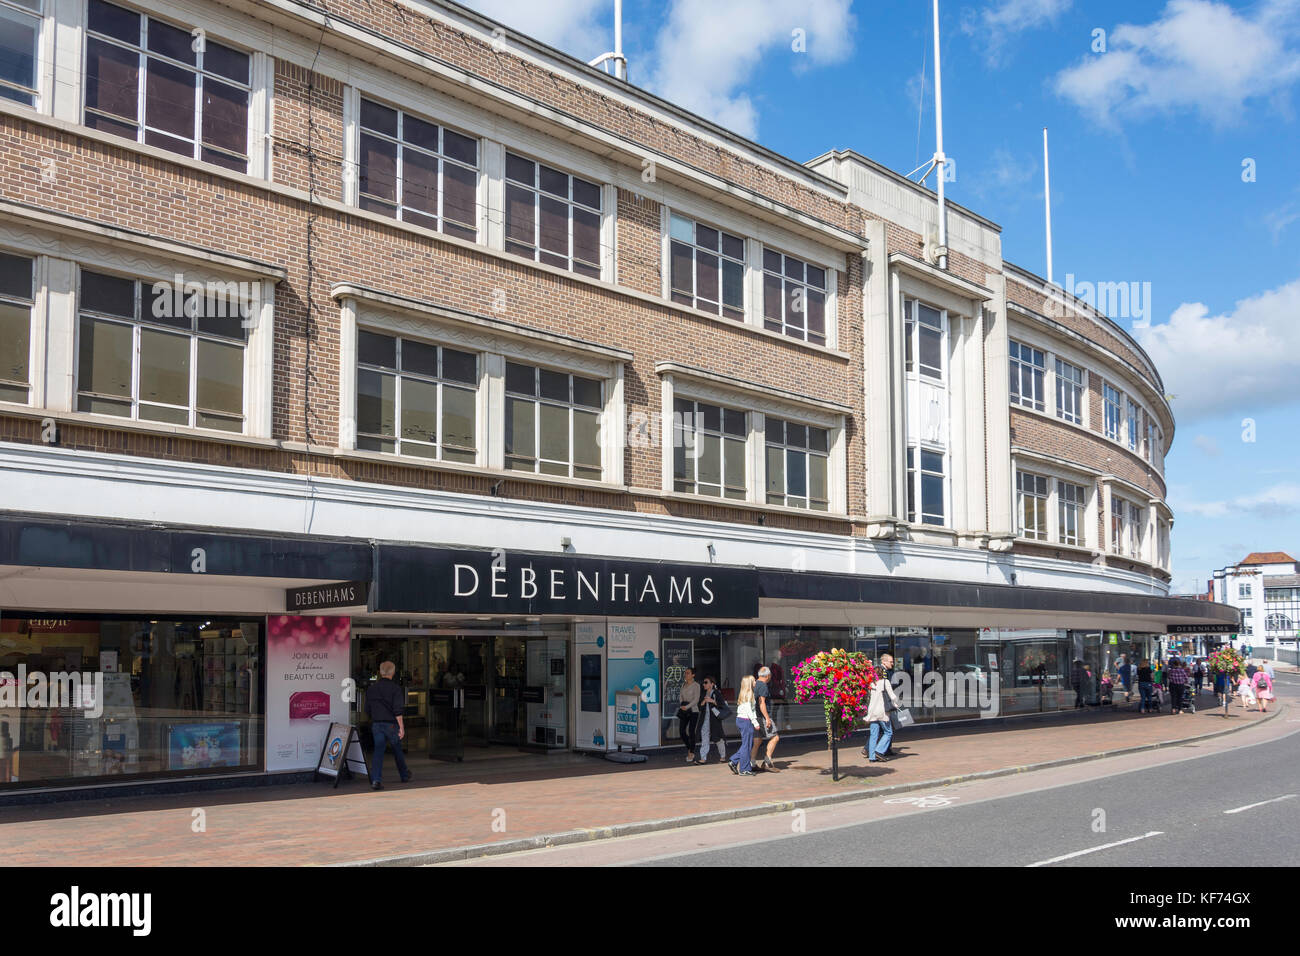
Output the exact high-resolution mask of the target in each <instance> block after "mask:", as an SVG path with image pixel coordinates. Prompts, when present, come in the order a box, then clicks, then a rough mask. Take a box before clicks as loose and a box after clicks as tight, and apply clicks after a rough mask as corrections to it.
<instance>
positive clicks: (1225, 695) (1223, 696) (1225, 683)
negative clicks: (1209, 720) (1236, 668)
mask: <svg viewBox="0 0 1300 956" xmlns="http://www.w3.org/2000/svg"><path fill="white" fill-rule="evenodd" d="M1231 688H1232V683H1231V681H1229V680H1228V675H1227V673H1226V672H1224V671H1218V672H1216V673H1215V675H1214V693H1215V694H1217V695H1219V702H1220V703H1221V704H1223V716H1224V717H1227V716H1228V701H1229V699H1230V698H1231V697H1232V690H1231Z"/></svg>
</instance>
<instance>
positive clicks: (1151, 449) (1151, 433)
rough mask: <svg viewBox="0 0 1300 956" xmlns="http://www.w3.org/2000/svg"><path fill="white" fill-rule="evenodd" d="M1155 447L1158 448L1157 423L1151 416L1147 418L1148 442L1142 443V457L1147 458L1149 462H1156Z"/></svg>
mask: <svg viewBox="0 0 1300 956" xmlns="http://www.w3.org/2000/svg"><path fill="white" fill-rule="evenodd" d="M1155 447H1156V423H1155V422H1154V421H1152V420H1151V417H1150V416H1147V433H1146V440H1145V441H1144V442H1143V443H1142V456H1143V457H1144V458H1146V460H1147V461H1154V460H1155V457H1154V456H1155Z"/></svg>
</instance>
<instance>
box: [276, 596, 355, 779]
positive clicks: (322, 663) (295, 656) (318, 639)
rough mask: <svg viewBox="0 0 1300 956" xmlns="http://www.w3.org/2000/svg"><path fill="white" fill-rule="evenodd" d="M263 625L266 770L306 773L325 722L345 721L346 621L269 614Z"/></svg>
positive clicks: (325, 729) (322, 736) (349, 626)
mask: <svg viewBox="0 0 1300 956" xmlns="http://www.w3.org/2000/svg"><path fill="white" fill-rule="evenodd" d="M267 622H268V625H269V626H268V628H267V661H266V769H267V770H311V769H313V768H314V767H315V766H316V763H317V761H318V760H319V759H320V752H321V747H322V746H323V745H324V741H325V735H326V733H327V732H328V731H329V728H330V724H331V723H332V722H335V721H339V722H342V723H346V722H347V720H348V704H347V702H346V701H345V700H344V699H343V681H344V680H345V679H346V678H347V677H348V676H349V674H350V666H351V633H352V619H351V618H350V617H317V616H314V615H313V616H301V617H300V616H296V615H292V614H279V615H274V614H273V615H271V616H270V617H269V618H268V619H267Z"/></svg>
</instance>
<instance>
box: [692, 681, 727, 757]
mask: <svg viewBox="0 0 1300 956" xmlns="http://www.w3.org/2000/svg"><path fill="white" fill-rule="evenodd" d="M700 686H701V690H700V758H699V760H697V761H696V763H697V764H698V765H699V766H704V765H705V764H706V763H708V762H709V743H710V742H711V741H712V742H715V743H717V745H718V762H719V763H722V762H723V761H724V760H726V759H727V734H726V731H725V729H724V727H725V725H724V724H723V723H722V721H723V720H724V719H726V717H727V714H728V713H730V711H728V710H727V705H726V704H725V703H724V702H723V700H722V694H720V693H719V692H718V682H717V681H715V680H714V679H713V678H712V677H706V678H704V682H703V684H701V685H700Z"/></svg>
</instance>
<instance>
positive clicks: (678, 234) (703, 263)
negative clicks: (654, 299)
mask: <svg viewBox="0 0 1300 956" xmlns="http://www.w3.org/2000/svg"><path fill="white" fill-rule="evenodd" d="M669 261H670V268H669V271H670V285H671V292H672V300H673V301H674V302H679V303H681V304H682V305H689V306H693V307H694V308H697V309H703V310H704V311H705V312H712V313H713V314H715V315H724V316H726V317H727V318H730V319H739V320H741V321H744V318H745V240H744V239H742V238H740V237H739V236H733V235H731V234H730V233H726V232H723V231H722V230H720V229H715V228H713V227H712V226H706V225H704V224H703V223H700V222H695V221H694V220H692V219H687V218H686V217H684V216H678V215H676V214H675V213H674V214H673V216H672V219H671V221H670V223H669Z"/></svg>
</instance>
